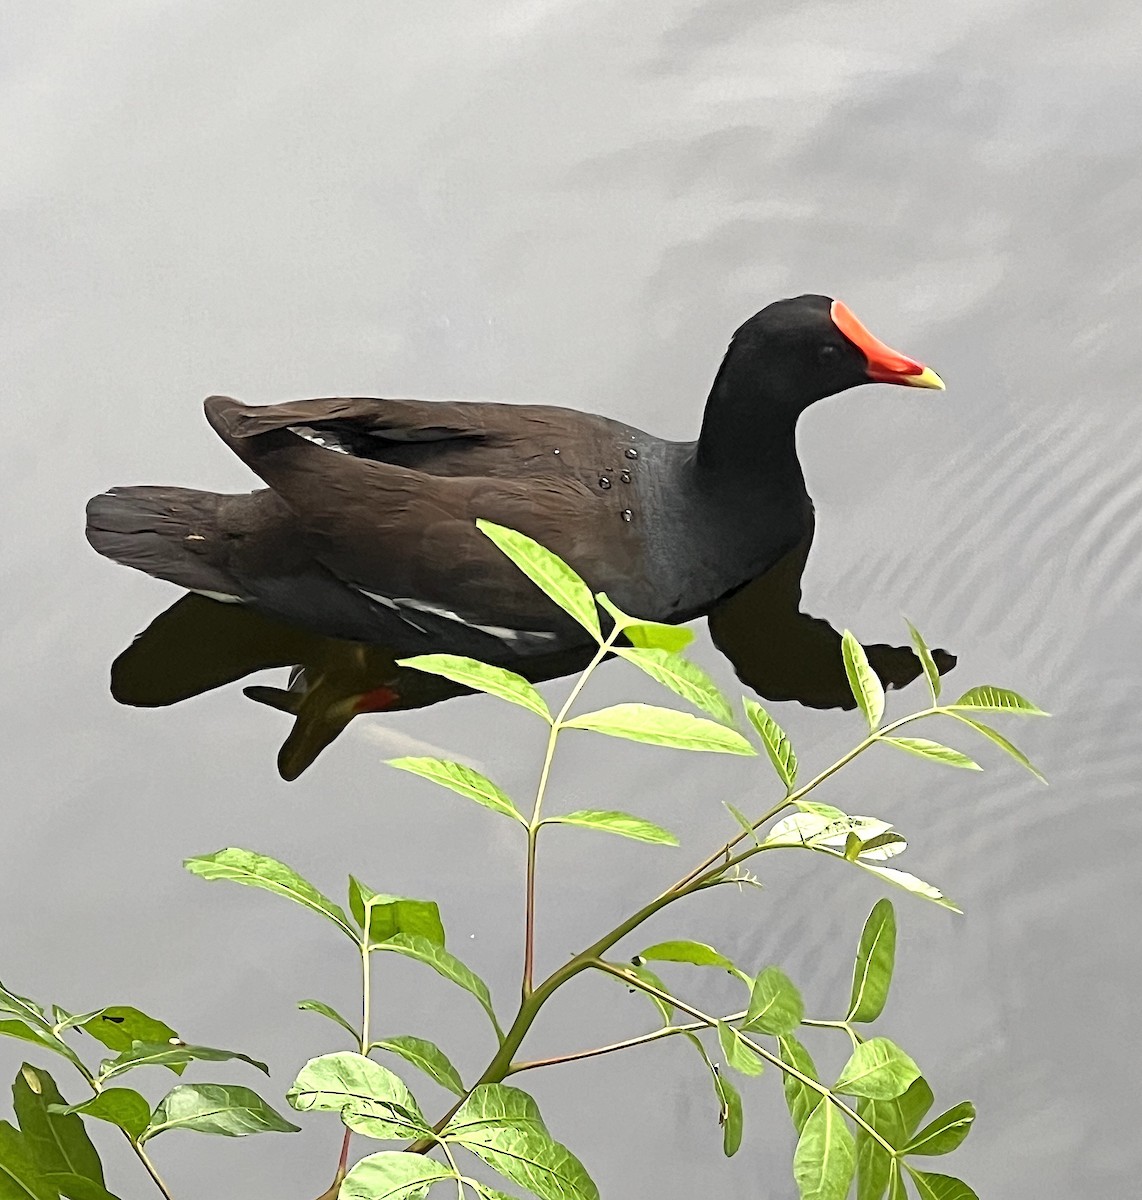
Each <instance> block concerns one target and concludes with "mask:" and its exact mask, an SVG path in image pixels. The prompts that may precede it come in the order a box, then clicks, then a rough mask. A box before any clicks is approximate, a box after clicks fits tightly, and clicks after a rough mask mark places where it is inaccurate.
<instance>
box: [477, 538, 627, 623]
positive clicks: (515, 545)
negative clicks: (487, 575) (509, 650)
mask: <svg viewBox="0 0 1142 1200" xmlns="http://www.w3.org/2000/svg"><path fill="white" fill-rule="evenodd" d="M476 525H477V527H478V528H479V530H480V532H481V533H482V534H484V536H485V537H488V538H491V540H492V541H493V542H495V544H496V545H497V546H498V547H499V548H500V549H501V550H502V551H503V552H504V554H506V555H507V556H508V558H510V559H511V560H512V562H514V563H515V565H516V566H517V567H519V569H520V570H521V571H522V572H523V573H524V574H525V575H526V576H527V577H528V578H529V579H530V580H531V581H532V583H534V584H535V585H536V587H538V588H539V589H540V590H541V591H544V592H546V593H547V595H548V596H550V597H551V599H552V600H554V601H555V603H556V604H558V605H559V607H560V608H561V609H563V611H564V612H565V613H568V614H569V615H570V616H572V617H574V618H575V620H576V621H578V622H579V624H580V625H582V626H583V628H584V629H586V630H587V631H588V632H589V633H590V634H591V635H592V636H593V637H595V638H596V639H597V640H598V641H600V642H601V641H602V640H603V634H602V630H601V629H600V628H599V614H598V611H597V610H596V608H595V601H594V599H593V598H592V596H591V589H590V588H588V587H587V585H586V584H585V583H584V582H583V580H582V579H580V578H579V576H578V575H576V574H575V572H574V571H573V570H572V569H571V568H570V567H569V566H568V565H567V564H566V563H565V562H564V561H563V560H562V559H561V558H559V557H558V556H557V555H555V554H552V553H551V551H550V550H545V549H544V548H543V547H542V546H541V545H540V544H539V543H538V542H536V541H533V540H532V539H531V538H529V537H527V536H526V535H525V534H522V533H517V532H516V531H515V530H514V529H505V528H504V526H502V525H494V524H493V523H492V522H491V521H483V520H479V521H477V522H476Z"/></svg>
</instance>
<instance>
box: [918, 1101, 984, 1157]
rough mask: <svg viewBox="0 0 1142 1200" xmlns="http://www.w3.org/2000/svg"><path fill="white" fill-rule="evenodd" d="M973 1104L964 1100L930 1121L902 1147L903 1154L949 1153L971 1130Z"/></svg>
mask: <svg viewBox="0 0 1142 1200" xmlns="http://www.w3.org/2000/svg"><path fill="white" fill-rule="evenodd" d="M974 1120H975V1105H974V1104H972V1103H971V1101H970V1100H964V1101H963V1102H962V1103H960V1104H957V1105H956V1106H955V1107H954V1108H949V1109H948V1111H947V1112H945V1113H941V1114H940V1115H939V1116H938V1117H937V1118H936V1119H935V1120H934V1121H930V1122H929V1123H928V1124H927V1125H925V1126H924V1128H923V1129H921V1130H920V1132H919V1133H918V1134H916V1136H915V1137H913V1138H912V1140H911V1141H910V1142H909V1143H908V1144H907V1145H906V1146H905V1147H904V1153H905V1154H950V1153H951V1152H952V1151H953V1150H954V1149H955V1148H956V1147H957V1146H958V1145H960V1143H961V1142H962V1141H963V1140H964V1138H966V1137H967V1135H968V1134H969V1133H970V1132H971V1126H972V1122H973V1121H974Z"/></svg>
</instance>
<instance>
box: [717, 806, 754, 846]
mask: <svg viewBox="0 0 1142 1200" xmlns="http://www.w3.org/2000/svg"><path fill="white" fill-rule="evenodd" d="M722 803H723V804H724V805H725V806H726V811H727V812H729V813H730V815H731V816H732V817H733V819H734V820H735V821H737V823H738V824H739V825H740V826H741V827H742V832H743V833H744V834H745V835H746V836H747V837H751V838H753V842H754V845H755V846H760V845H761V838H759V837H758V836H757V830H756V829H754V827H753V822H752V821H751V820H750V819H749V817H747V816H746V815H745V813H743V812H742V810H741V809H740V808H738V807H737V806H736V805H734V804H731V803H730V802H729V801H728V800H723V801H722Z"/></svg>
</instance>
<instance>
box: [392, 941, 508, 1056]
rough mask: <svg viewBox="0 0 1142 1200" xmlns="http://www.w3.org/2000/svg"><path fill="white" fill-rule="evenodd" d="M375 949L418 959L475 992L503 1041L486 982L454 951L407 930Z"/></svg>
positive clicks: (472, 993) (469, 990) (474, 994)
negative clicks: (414, 935)
mask: <svg viewBox="0 0 1142 1200" xmlns="http://www.w3.org/2000/svg"><path fill="white" fill-rule="evenodd" d="M374 949H376V950H391V951H393V952H394V953H396V954H403V955H404V956H405V957H406V958H415V959H417V960H418V961H419V962H422V963H425V964H427V965H428V966H430V967H431V968H432V969H433V970H434V971H435V972H436V973H437V974H438V975H441V976H443V978H445V979H447V980H448V981H449V982H451V983H454V984H456V985H457V986H458V987H462V988H463V989H464V990H465V991H466V992H469V993H470V994H471V995H473V996H475V997H476V999H477V1000H478V1001H479V1002H480V1007H481V1008H483V1010H484V1012H486V1013H487V1014H488V1018H489V1019H490V1020H491V1022H492V1026H493V1027H494V1029H495V1031H496V1037H497V1038H499V1040H500V1041H501V1042H502V1041H503V1040H504V1031H503V1030H502V1029H501V1028H500V1023H499V1021H498V1020H496V1012H495V1009H494V1008H493V1007H492V994H491V992H490V991H488V985H487V984H486V983H485V982H484V981H483V980H482V979H481V978H480V977H479V975H477V974H476V973H475V971H473V970H471V969H470V968H469V967H466V966H465V965H464V964H463V963H462V962H461V961H460V960H459V959H458V958H457V957H456V956H455V955H454V954H450V953H449V952H448V951H447V950H445V949H444V947H443V946H437V945H434V944H433V943H432V942H430V941H428V940H427V939H426V938H422V937H412V936H410V935H409V934H407V933H398V934H397V935H396V936H395V937H392V938H389V939H388V940H387V941H384V942H378V943H377V944H376V946H374Z"/></svg>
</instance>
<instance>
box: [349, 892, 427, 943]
mask: <svg viewBox="0 0 1142 1200" xmlns="http://www.w3.org/2000/svg"><path fill="white" fill-rule="evenodd" d="M366 909H368V911H369V917H368V926H369V941H370V942H387V941H389V939H390V938H394V937H396V935H397V934H398V933H405V934H408V935H409V936H410V937H419V938H424V940H425V941H426V942H432V944H433V945H434V946H443V945H444V924H443V922H442V921H441V920H440V907H439V905H438V904H437V903H436V901H435V900H411V899H409V897H407V896H388V895H384V894H383V893H380V892H374V891H373V890H372V888H369V887H366V886H365V884H363V883H362V882H361V881H360V880H359V879H356V878H354V877H353V876H352V875H350V876H349V911H350V912H351V913H352V914H353V918H354V920H355V921H356V922H357V924H358V925H360V926H361V928H362V929H364V927H365V910H366Z"/></svg>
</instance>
